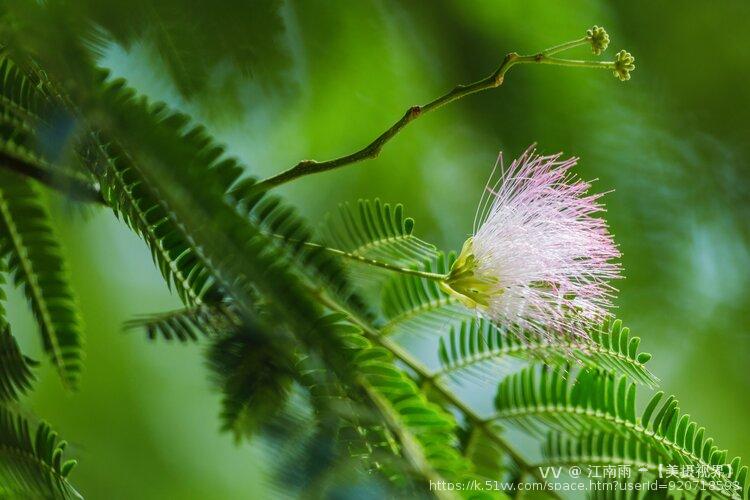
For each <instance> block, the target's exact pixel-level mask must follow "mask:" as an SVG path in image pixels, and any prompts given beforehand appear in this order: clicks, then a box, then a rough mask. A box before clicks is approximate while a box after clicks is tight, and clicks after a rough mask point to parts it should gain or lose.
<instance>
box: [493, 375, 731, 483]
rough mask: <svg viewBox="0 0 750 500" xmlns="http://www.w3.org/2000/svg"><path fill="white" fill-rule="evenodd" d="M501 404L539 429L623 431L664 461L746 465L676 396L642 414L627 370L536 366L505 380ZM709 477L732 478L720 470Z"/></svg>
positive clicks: (659, 396)
mask: <svg viewBox="0 0 750 500" xmlns="http://www.w3.org/2000/svg"><path fill="white" fill-rule="evenodd" d="M495 406H496V408H497V410H498V413H497V415H496V418H497V419H499V420H503V421H507V422H513V423H516V424H518V425H519V426H521V427H522V428H524V429H526V430H528V431H530V432H532V433H534V434H541V433H544V431H545V429H552V430H554V431H556V432H559V433H566V434H568V435H570V436H574V437H575V436H580V435H582V434H584V433H585V432H587V431H590V430H596V431H597V432H600V433H602V435H604V436H605V438H603V439H610V437H607V436H614V437H612V438H611V439H614V438H615V437H617V436H620V437H625V438H627V439H628V440H629V441H638V442H640V443H642V444H643V446H644V447H645V448H646V449H647V452H648V453H649V454H652V455H653V456H658V457H660V460H661V461H662V462H663V463H667V464H675V465H690V466H693V467H704V468H707V469H710V467H711V466H722V465H723V466H726V468H725V469H724V470H725V471H726V470H731V471H732V472H733V473H734V472H737V471H739V470H740V469H741V467H740V463H739V458H735V459H734V460H733V461H732V462H731V464H730V463H729V462H727V452H726V451H725V450H724V451H722V450H720V449H719V448H718V447H717V446H716V445H714V444H713V439H706V438H705V437H704V434H705V430H704V429H703V428H702V427H698V424H696V423H695V422H694V421H692V420H691V419H690V416H689V415H682V414H681V413H680V409H679V407H678V403H677V400H676V399H675V398H674V396H670V397H668V398H664V394H663V393H662V392H658V393H656V394H655V395H654V397H653V398H652V399H651V400H650V402H649V403H648V405H647V406H646V408H645V409H644V410H643V412H642V413H641V415H640V417H638V416H637V410H636V385H635V384H634V383H632V382H628V380H627V378H626V377H625V376H624V375H623V376H621V377H620V378H619V379H615V378H614V377H612V376H611V375H610V374H607V373H602V372H600V371H596V370H581V371H580V372H579V373H578V376H577V377H576V378H575V379H574V378H573V377H572V374H571V373H570V372H567V371H565V370H561V369H549V368H547V367H541V368H538V367H535V366H531V367H528V368H525V369H523V370H521V371H520V372H518V373H516V374H513V375H511V376H509V377H506V378H505V379H504V380H503V381H502V382H501V383H500V386H499V388H498V395H497V398H496V399H495ZM644 453H645V452H644ZM730 465H731V467H729V466H730ZM709 476H710V478H714V479H716V480H721V481H727V480H730V479H731V478H730V477H728V476H727V475H726V474H723V473H720V472H715V473H714V472H710V473H709Z"/></svg>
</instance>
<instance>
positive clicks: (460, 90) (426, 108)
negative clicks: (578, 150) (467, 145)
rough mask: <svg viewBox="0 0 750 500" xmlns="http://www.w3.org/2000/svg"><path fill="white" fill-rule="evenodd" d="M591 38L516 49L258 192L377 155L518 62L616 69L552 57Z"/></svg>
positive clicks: (276, 178) (263, 184)
mask: <svg viewBox="0 0 750 500" xmlns="http://www.w3.org/2000/svg"><path fill="white" fill-rule="evenodd" d="M589 41H590V40H589V39H588V37H584V38H581V39H578V40H573V41H571V42H567V43H564V44H561V45H557V46H555V47H551V48H549V49H547V50H544V51H542V52H539V53H538V54H534V55H528V56H520V55H518V54H517V53H515V52H511V53H510V54H508V55H506V56H505V58H504V59H503V62H502V63H501V64H500V66H499V67H498V68H497V69H496V70H495V71H494V72H493V73H492V74H491V75H489V76H487V77H486V78H484V79H482V80H479V81H477V82H474V83H471V84H468V85H458V86H457V87H455V88H454V89H453V90H451V91H450V92H448V93H446V94H444V95H442V96H440V97H438V98H437V99H434V100H432V101H430V102H428V103H427V104H425V105H423V106H412V107H410V108H409V109H408V110H406V113H404V115H403V116H402V117H401V119H399V120H398V121H397V122H396V123H394V124H393V125H391V127H390V128H388V129H387V130H386V131H385V132H383V133H382V134H380V135H379V136H378V137H376V138H375V140H373V141H372V142H371V143H370V144H368V145H367V146H365V147H363V148H362V149H360V150H358V151H355V152H354V153H351V154H348V155H346V156H341V157H339V158H334V159H332V160H327V161H316V160H303V161H301V162H299V163H297V164H296V165H294V166H293V167H291V168H290V169H288V170H285V171H283V172H281V173H279V174H276V175H273V176H271V177H269V178H267V179H265V180H263V181H261V182H259V183H258V184H256V185H255V190H256V191H257V192H263V191H266V190H268V189H271V188H274V187H276V186H280V185H282V184H286V183H287V182H290V181H293V180H295V179H297V178H299V177H304V176H306V175H311V174H317V173H320V172H326V171H328V170H333V169H336V168H339V167H343V166H344V165H349V164H352V163H358V162H360V161H363V160H367V159H371V158H376V157H377V156H378V155H379V154H380V152H381V150H382V149H383V147H384V146H385V145H386V144H387V143H388V142H389V141H390V140H391V139H392V138H393V137H394V136H396V134H398V133H399V132H400V131H401V130H402V129H403V128H404V127H406V126H407V125H408V124H409V123H411V122H412V121H413V120H415V119H416V118H418V117H420V116H422V115H424V114H425V113H428V112H430V111H433V110H435V109H438V108H440V107H442V106H445V105H446V104H449V103H451V102H453V101H456V100H458V99H461V98H463V97H466V96H468V95H471V94H475V93H477V92H481V91H483V90H487V89H492V88H496V87H499V86H500V85H502V84H503V81H504V80H505V74H506V73H507V72H508V70H509V69H510V68H512V67H513V66H514V65H516V64H524V63H539V64H552V65H556V66H571V67H581V68H603V69H613V68H614V64H615V63H614V62H612V61H607V62H600V61H575V60H568V59H558V58H553V57H549V56H550V55H552V54H555V53H557V52H560V51H562V50H567V49H570V48H573V47H577V46H579V45H583V44H584V43H588V42H589Z"/></svg>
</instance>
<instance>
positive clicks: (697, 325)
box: [11, 0, 750, 499]
mask: <svg viewBox="0 0 750 500" xmlns="http://www.w3.org/2000/svg"><path fill="white" fill-rule="evenodd" d="M106 3H107V2H105V4H106ZM108 3H113V2H108ZM115 3H118V4H121V5H124V6H125V7H123V8H126V9H127V8H128V6H127V5H126V3H125V2H121V3H120V2H115ZM140 3H144V2H140ZM145 3H146V4H148V3H149V2H145ZM168 3H169V4H170V5H172V6H173V7H174V6H177V7H179V4H180V2H175V1H174V0H171V1H170V2H168ZM182 3H183V4H184V6H183V7H184V8H182V9H179V8H177V9H176V10H175V12H177V13H179V15H180V16H183V17H184V18H185V19H188V20H190V19H196V20H199V19H201V18H202V17H203V16H204V15H205V12H204V11H203V9H209V8H210V9H213V8H215V7H216V6H217V5H218V6H221V5H223V4H227V6H226V9H227V12H230V13H231V9H232V7H233V5H234V4H238V3H241V2H231V1H230V2H225V1H220V0H216V1H215V2H202V1H201V2H182ZM155 5H157V4H156V3H155ZM165 5H166V4H165ZM248 5H250V6H251V7H250V8H249V9H248V8H243V9H241V11H242V12H241V13H238V14H237V15H236V16H235V17H232V16H231V15H230V16H228V19H229V20H230V21H231V22H229V23H226V19H225V23H224V24H220V25H217V26H216V27H215V28H216V29H217V30H219V31H222V30H226V31H227V32H229V31H235V32H237V33H239V34H238V35H237V33H235V34H236V35H237V36H239V37H240V38H241V37H243V36H245V33H251V32H253V31H252V27H253V26H256V27H258V26H260V28H258V29H261V30H262V29H273V30H275V31H274V36H273V37H259V36H256V38H258V39H259V40H260V42H258V43H259V44H260V45H263V48H262V50H258V51H257V52H252V51H251V54H252V55H253V57H254V58H255V59H254V61H253V65H252V67H253V68H254V69H251V70H250V71H248V70H247V69H246V68H240V67H237V66H238V65H237V61H235V60H232V59H231V58H228V59H227V60H220V59H217V60H216V61H215V62H216V65H215V66H214V67H212V68H210V71H207V74H208V76H206V75H203V76H204V77H205V78H204V80H198V83H197V84H196V85H197V86H198V87H199V90H195V89H191V88H186V86H185V81H186V80H185V79H181V80H179V81H180V85H176V84H175V79H174V78H173V77H174V76H179V75H180V71H178V70H185V71H188V70H189V68H188V69H185V68H177V70H176V69H175V67H174V65H172V66H170V65H169V60H168V55H165V54H164V53H161V52H159V51H158V50H154V48H153V43H152V42H153V40H151V39H149V37H148V36H144V37H143V38H142V39H140V38H136V39H132V38H131V39H130V40H129V42H128V43H123V44H120V45H112V46H111V47H110V49H109V50H107V51H106V52H105V53H104V54H103V60H102V64H103V65H106V66H108V67H110V68H111V69H112V70H113V72H114V73H115V74H117V75H120V76H124V77H126V78H128V79H129V80H130V81H131V83H132V84H133V85H134V86H136V87H137V88H138V89H139V90H140V91H141V92H143V93H145V94H147V95H149V96H150V97H153V98H154V99H158V100H164V101H166V102H168V103H169V104H170V105H172V106H174V107H176V108H180V109H183V110H185V111H188V112H190V113H191V114H193V115H194V116H195V117H196V118H197V119H198V120H200V121H202V122H204V123H205V124H206V125H207V126H208V127H209V130H210V131H212V132H213V133H214V134H215V135H216V136H217V137H218V138H219V139H220V140H221V141H222V142H224V143H226V145H227V147H228V150H229V151H230V152H231V153H232V154H234V155H237V156H238V157H239V158H241V159H242V160H243V161H244V162H245V163H246V164H247V165H248V166H249V168H250V171H251V173H252V174H255V175H258V176H261V177H262V176H266V175H269V174H272V173H275V172H278V171H280V170H282V169H285V168H287V167H289V166H291V165H292V164H294V163H296V162H297V161H299V160H300V159H305V158H316V159H327V158H330V157H334V156H339V155H343V154H346V153H349V152H351V151H353V150H355V149H357V148H359V147H360V146H362V145H364V144H365V143H366V142H369V140H370V139H372V138H373V137H374V136H376V135H377V134H379V133H380V132H381V131H382V130H384V129H385V128H386V127H387V126H389V125H390V124H391V123H392V122H393V121H394V120H396V119H397V118H399V117H400V116H401V114H402V113H403V111H404V110H405V109H406V107H408V106H410V105H412V104H421V103H424V102H426V101H428V100H431V99H432V98H434V97H436V96H438V95H440V94H442V93H444V92H445V91H447V90H448V89H450V88H451V87H452V86H453V85H455V84H457V83H461V82H470V81H473V80H476V79H479V78H481V77H484V76H486V74H488V73H490V72H491V71H492V70H494V68H495V67H497V65H498V63H499V61H500V60H501V59H502V57H503V55H504V54H505V53H506V52H509V51H518V52H520V53H532V52H535V51H537V50H540V49H543V48H545V47H548V46H551V45H555V44H557V43H560V42H563V41H566V40H570V39H574V38H578V37H580V36H582V34H583V32H584V31H585V29H586V28H588V27H590V26H591V25H593V24H598V25H603V26H605V27H606V28H607V30H608V32H609V34H610V36H611V38H612V40H613V41H612V44H611V45H610V49H609V51H608V52H607V53H605V57H612V56H613V54H614V53H615V52H616V51H617V50H619V49H621V48H626V49H627V50H629V51H630V52H632V53H633V54H634V55H635V56H636V65H637V69H636V71H635V72H634V74H633V78H632V80H631V81H629V82H626V83H622V82H620V81H618V80H617V79H615V78H614V77H613V76H612V75H611V74H610V73H609V72H603V71H599V70H580V69H573V68H559V67H531V66H519V67H516V68H514V69H513V70H512V71H511V72H510V73H509V75H508V77H507V79H506V83H505V85H504V86H503V87H501V88H499V89H496V90H492V91H488V92H485V93H482V94H478V95H475V96H472V97H469V98H467V99H464V100H462V101H459V102H457V103H454V104H451V105H450V106H449V107H447V108H444V109H441V110H439V111H437V112H436V113H434V114H430V115H426V116H425V117H423V118H420V120H418V121H416V122H415V123H414V124H413V125H412V126H411V127H410V128H408V129H407V130H405V131H404V132H403V133H401V134H400V135H399V136H398V137H397V138H396V139H395V140H393V142H392V143H391V144H390V145H389V146H388V147H387V148H386V149H385V150H384V151H383V153H382V155H381V156H380V157H379V158H378V159H376V160H373V161H369V162H366V163H363V164H359V165H354V166H349V167H347V168H345V169H342V170H340V171H335V172H331V173H326V174H322V175H319V176H316V177H311V178H306V179H302V180H300V181H298V182H296V183H294V184H293V185H289V186H286V187H284V188H283V189H281V190H280V191H281V192H282V193H283V194H284V195H285V196H286V197H287V198H288V200H289V201H290V202H291V203H292V204H294V205H296V206H297V207H299V208H300V209H302V210H303V212H304V213H306V214H307V215H308V217H309V218H310V219H311V221H313V222H317V221H318V220H319V219H320V218H321V217H322V216H323V214H325V213H326V212H328V211H330V210H332V209H334V208H335V206H336V204H337V203H339V202H342V201H354V200H356V199H357V198H360V197H376V196H378V197H380V198H382V199H383V200H384V201H390V202H402V203H404V204H405V205H406V209H407V212H408V213H409V214H410V215H411V216H413V217H415V219H416V221H417V233H418V235H419V236H421V237H423V238H424V239H426V240H428V241H431V242H434V243H436V244H438V246H440V247H442V248H443V249H446V250H448V249H458V248H459V246H460V243H461V242H462V241H463V239H464V238H465V237H466V236H467V233H468V232H469V231H470V230H471V223H472V219H473V215H474V210H475V206H476V203H477V200H478V198H479V196H480V192H481V189H482V187H483V185H484V182H485V180H486V177H487V175H488V173H489V170H490V169H491V166H492V164H493V161H494V159H495V157H496V155H497V153H498V151H500V150H502V151H504V152H505V155H506V157H513V156H515V155H517V154H519V153H520V152H522V151H523V150H524V149H525V148H526V147H527V146H528V145H529V144H530V143H532V142H537V143H538V144H539V148H540V149H541V150H542V151H544V152H557V151H564V152H565V153H567V154H570V155H576V156H579V157H580V158H581V160H580V165H579V168H578V172H579V173H580V175H581V176H583V177H585V178H597V179H599V180H598V182H597V184H596V186H597V189H598V190H611V189H613V190H614V192H612V193H611V194H608V195H607V196H606V204H607V207H608V214H607V217H608V219H609V222H610V225H611V227H612V230H613V232H614V233H615V235H616V240H617V242H618V243H619V245H620V247H621V250H622V252H623V259H622V262H623V266H624V268H625V275H626V279H624V280H623V281H621V282H620V283H619V288H620V296H619V299H618V300H617V305H618V310H617V314H618V315H619V316H620V317H621V318H622V319H623V320H624V321H625V323H626V324H627V325H629V326H630V327H631V328H632V330H633V331H634V332H635V334H636V335H639V336H641V337H642V339H643V342H642V347H643V348H644V349H645V350H647V351H651V352H652V353H653V354H654V359H653V361H652V362H651V367H652V369H653V370H654V371H655V372H656V374H657V375H658V376H659V377H660V378H661V380H662V383H663V389H664V390H665V391H667V392H670V393H674V394H676V395H678V397H679V399H680V406H681V408H682V409H683V410H684V411H685V412H688V413H690V414H691V416H692V417H693V418H694V419H696V420H697V421H698V422H700V423H701V424H703V425H705V426H706V427H707V428H708V429H709V430H710V434H711V435H713V436H714V437H715V438H716V440H717V443H718V444H719V446H721V447H726V448H728V449H729V451H730V456H731V455H733V454H740V455H742V456H744V457H745V458H746V459H748V458H750V434H749V433H748V430H750V424H749V422H750V398H748V393H749V392H750V376H749V375H748V374H749V373H750V370H748V364H749V362H750V331H748V324H749V323H750V322H749V321H748V320H750V317H748V316H749V315H748V311H749V310H750V301H749V297H748V292H747V290H748V286H747V285H748V279H749V274H748V270H749V269H750V250H749V249H750V246H749V243H750V234H749V231H748V229H749V228H748V220H749V218H748V216H749V215H750V211H749V210H748V209H749V207H750V196H748V186H749V182H748V177H750V169H748V167H747V160H746V158H748V157H749V156H750V143H749V142H748V133H749V132H750V125H748V124H749V123H750V91H748V82H749V81H750V61H749V60H748V56H747V51H748V48H750V30H748V29H747V27H748V19H750V3H748V2H745V1H734V2H732V1H722V2H703V1H699V0H692V1H686V2H679V3H677V2H649V1H645V0H642V1H631V2H617V3H615V2H594V1H575V2H570V1H569V2H550V1H545V0H539V1H519V2H505V1H502V2H501V1H483V2H479V1H454V2H447V1H427V0H424V1H410V2H407V1H402V2H395V1H373V0H358V1H356V2H348V1H339V2H330V1H322V0H320V1H284V2H280V3H277V2H274V1H262V2H256V3H255V4H253V3H251V4H248ZM256 5H257V7H258V9H257V11H256V10H254V9H253V7H254V6H256ZM107 12H108V13H109V11H107ZM254 12H255V14H254ZM267 12H277V17H273V18H272V19H270V20H267V19H264V17H263V16H265V15H267ZM256 14H257V15H256ZM225 17H226V16H225ZM159 22H160V23H164V25H165V26H168V24H169V17H164V16H162V18H161V20H159ZM196 22H198V21H196ZM232 23H236V25H234V24H232ZM146 26H147V28H148V27H149V25H148V24H147V25H146ZM244 26H249V29H248V31H247V32H243V31H242V30H243V29H244ZM162 27H163V26H156V28H158V29H156V30H155V32H158V30H159V29H161V28H162ZM146 32H147V33H148V30H147V31H146ZM247 36H249V37H251V36H252V35H250V34H248V35H247ZM196 45H199V43H197V42H196ZM185 50H187V51H188V53H187V54H184V55H185V57H184V60H187V61H190V60H191V54H190V53H189V47H188V49H185ZM576 50H577V53H576V54H571V55H572V56H575V55H578V56H580V57H590V56H591V55H590V53H588V51H587V49H585V48H581V49H576ZM198 62H200V61H198ZM50 201H51V205H52V207H53V212H54V216H55V219H56V221H57V222H58V225H59V230H60V233H61V234H62V237H63V242H64V244H65V247H66V251H67V255H68V258H69V261H70V264H71V268H72V275H73V284H74V286H75V289H76V291H77V292H78V294H79V297H80V301H81V304H82V308H83V313H84V317H85V322H86V325H87V334H88V360H87V371H86V373H85V377H84V379H83V383H82V389H81V391H80V392H79V393H77V394H73V395H69V394H67V395H66V394H64V393H63V391H62V390H61V387H60V384H59V381H58V379H57V377H56V376H55V374H54V373H53V371H52V370H50V369H49V367H48V366H45V367H44V369H43V370H42V371H41V373H40V378H41V380H40V382H39V384H38V385H37V390H36V391H35V392H34V393H33V395H32V396H31V397H30V400H29V401H28V407H29V408H30V409H31V410H32V411H33V412H34V413H35V414H37V415H40V416H42V417H43V418H45V419H48V420H50V421H51V422H53V423H54V424H55V427H56V428H57V429H58V430H60V432H61V434H62V435H63V436H65V437H66V438H67V439H69V440H70V441H71V442H72V448H71V451H72V454H74V455H76V456H77V457H78V458H79V459H80V462H81V464H80V467H79V468H78V469H77V470H76V471H75V473H74V480H75V483H76V485H78V486H79V487H80V489H81V491H82V492H83V493H84V494H86V495H87V496H88V497H89V498H140V499H164V498H201V499H204V498H221V499H229V498H248V497H251V496H252V494H255V495H258V496H259V495H262V494H263V493H264V492H266V489H265V486H264V480H263V477H264V471H265V470H266V469H267V468H268V467H269V466H270V465H271V464H269V463H268V462H269V459H268V456H269V455H268V453H267V450H266V448H265V447H264V445H263V443H262V442H257V443H254V444H252V445H241V446H236V445H235V444H234V443H233V441H232V438H231V437H230V436H229V435H226V434H220V433H219V431H218V427H219V424H218V418H217V415H218V410H219V405H218V396H217V395H216V394H215V393H214V392H212V391H211V388H210V384H209V382H208V381H207V378H206V371H205V369H204V366H203V361H202V357H201V349H202V348H201V347H200V346H196V345H191V346H182V345H170V344H166V343H164V342H156V343H151V342H149V341H147V340H146V338H145V336H144V335H143V334H142V333H140V332H131V333H127V334H126V333H123V332H122V329H121V325H122V323H123V321H125V320H127V319H129V318H131V317H133V316H134V315H136V314H139V313H147V312H155V311H160V310H164V309H167V308H171V307H176V306H177V304H178V301H177V299H176V298H175V297H172V296H170V294H169V292H168V290H167V289H166V287H165V285H164V283H163V282H162V280H161V278H160V276H159V274H158V272H157V271H156V269H155V268H154V266H153V264H152V263H151V260H150V256H149V253H148V251H147V249H146V247H145V245H144V244H143V243H142V242H141V241H140V240H139V239H138V238H136V237H135V236H134V235H133V234H132V233H131V232H130V231H129V230H128V229H127V228H126V227H125V226H124V225H123V224H121V223H119V222H118V221H117V220H116V219H115V218H114V217H113V216H112V214H111V213H109V212H105V211H103V210H93V209H90V210H88V209H87V210H84V211H81V210H80V209H79V208H76V207H72V206H71V205H69V204H68V203H66V202H64V201H63V200H60V199H57V198H51V200H50ZM11 314H12V320H13V321H14V322H15V324H14V331H15V332H16V335H17V336H18V337H20V338H21V340H22V343H23V346H24V348H25V350H26V351H27V352H29V353H31V354H34V355H36V357H37V358H38V359H41V358H42V356H41V355H39V351H40V349H39V346H38V344H37V336H36V334H35V332H34V331H33V328H34V327H33V323H32V321H31V318H30V316H29V315H28V313H27V312H26V307H25V305H24V304H23V301H22V299H21V297H20V296H19V295H18V294H12V296H11ZM15 325H18V326H15Z"/></svg>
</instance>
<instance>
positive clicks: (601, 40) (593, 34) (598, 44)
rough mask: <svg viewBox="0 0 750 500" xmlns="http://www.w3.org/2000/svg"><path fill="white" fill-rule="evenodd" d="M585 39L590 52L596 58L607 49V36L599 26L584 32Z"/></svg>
mask: <svg viewBox="0 0 750 500" xmlns="http://www.w3.org/2000/svg"><path fill="white" fill-rule="evenodd" d="M586 38H588V39H589V41H590V42H591V51H592V52H593V53H594V54H596V55H597V56H598V55H601V53H602V52H604V51H605V50H607V47H609V35H608V34H607V32H606V31H605V30H604V28H600V27H599V26H594V27H593V28H591V29H588V30H586Z"/></svg>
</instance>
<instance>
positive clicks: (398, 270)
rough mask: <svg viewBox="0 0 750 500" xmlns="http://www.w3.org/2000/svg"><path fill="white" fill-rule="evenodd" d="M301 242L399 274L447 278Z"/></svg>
mask: <svg viewBox="0 0 750 500" xmlns="http://www.w3.org/2000/svg"><path fill="white" fill-rule="evenodd" d="M273 236H276V237H277V238H283V237H282V236H280V235H276V234H275V235H273ZM302 244H303V245H305V246H307V247H312V248H320V249H322V250H325V251H326V252H329V253H332V254H334V255H338V256H339V257H343V258H345V259H349V260H353V261H355V262H359V263H360V264H365V265H368V266H373V267H379V268H380V269H386V270H388V271H393V272H396V273H400V274H407V275H409V276H418V277H420V278H424V279H428V280H432V281H445V280H446V278H447V276H446V275H445V274H439V273H430V272H427V271H420V270H418V269H409V268H408V267H400V266H397V265H394V264H389V263H387V262H382V261H379V260H375V259H368V258H367V257H363V256H361V255H357V254H354V253H349V252H345V251H343V250H339V249H338V248H331V247H327V246H325V245H320V244H318V243H312V242H309V241H305V242H303V243H302Z"/></svg>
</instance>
